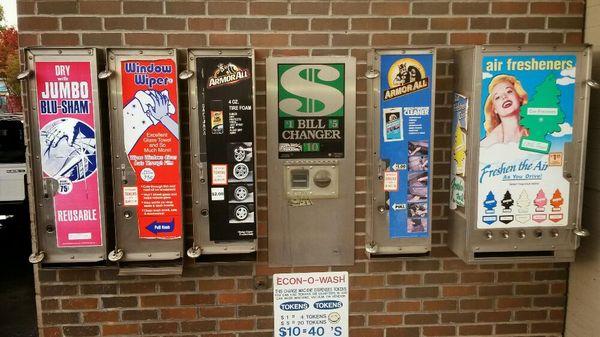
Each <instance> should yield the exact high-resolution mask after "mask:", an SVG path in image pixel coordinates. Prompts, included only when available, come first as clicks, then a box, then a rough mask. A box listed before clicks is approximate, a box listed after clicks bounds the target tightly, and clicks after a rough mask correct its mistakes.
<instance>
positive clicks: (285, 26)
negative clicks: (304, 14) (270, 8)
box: [271, 18, 308, 31]
mask: <svg viewBox="0 0 600 337" xmlns="http://www.w3.org/2000/svg"><path fill="white" fill-rule="evenodd" d="M271 30H273V31H295V30H302V31H305V30H308V19H287V18H286V19H283V18H272V19H271Z"/></svg>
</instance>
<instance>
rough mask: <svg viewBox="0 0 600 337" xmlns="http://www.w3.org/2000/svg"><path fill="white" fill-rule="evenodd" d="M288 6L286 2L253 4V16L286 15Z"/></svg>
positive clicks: (251, 11) (251, 10) (251, 4)
mask: <svg viewBox="0 0 600 337" xmlns="http://www.w3.org/2000/svg"><path fill="white" fill-rule="evenodd" d="M287 12H288V4H287V3H285V2H251V3H250V14H251V15H285V14H287Z"/></svg>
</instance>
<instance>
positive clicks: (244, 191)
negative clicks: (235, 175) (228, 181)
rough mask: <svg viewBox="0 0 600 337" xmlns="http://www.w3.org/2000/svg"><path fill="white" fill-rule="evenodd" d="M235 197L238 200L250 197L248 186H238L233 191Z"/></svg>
mask: <svg viewBox="0 0 600 337" xmlns="http://www.w3.org/2000/svg"><path fill="white" fill-rule="evenodd" d="M233 197H234V198H235V200H237V201H242V200H244V199H246V198H247V197H248V188H247V187H246V186H238V187H236V188H235V190H234V191H233Z"/></svg>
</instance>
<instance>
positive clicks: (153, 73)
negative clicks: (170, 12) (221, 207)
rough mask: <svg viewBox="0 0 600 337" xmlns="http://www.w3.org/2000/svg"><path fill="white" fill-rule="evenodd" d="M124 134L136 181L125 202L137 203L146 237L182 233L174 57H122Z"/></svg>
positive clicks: (173, 236)
mask: <svg viewBox="0 0 600 337" xmlns="http://www.w3.org/2000/svg"><path fill="white" fill-rule="evenodd" d="M121 74H122V88H123V139H124V145H125V151H126V153H127V156H128V159H129V164H130V165H131V167H132V168H133V170H134V171H135V174H136V186H134V187H131V186H128V187H124V188H123V194H124V205H125V206H138V207H137V216H138V230H139V236H140V238H142V239H177V238H180V237H181V233H182V212H181V198H180V195H181V175H180V169H179V168H180V141H179V104H178V101H177V68H176V65H175V61H174V60H171V59H159V60H126V61H122V62H121Z"/></svg>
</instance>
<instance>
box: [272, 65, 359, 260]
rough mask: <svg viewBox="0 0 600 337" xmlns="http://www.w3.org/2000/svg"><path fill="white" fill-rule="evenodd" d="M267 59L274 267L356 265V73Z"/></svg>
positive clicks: (345, 68)
mask: <svg viewBox="0 0 600 337" xmlns="http://www.w3.org/2000/svg"><path fill="white" fill-rule="evenodd" d="M355 64H356V63H355V60H354V59H353V58H348V57H310V58H307V57H302V58H300V57H299V58H277V57H272V58H268V59H267V137H268V139H267V166H268V202H269V209H268V213H269V263H270V264H271V265H279V266H283V265H285V266H302V265H314V266H318V265H351V264H353V263H354V179H355V175H354V152H355V149H354V130H355V127H354V126H355V97H356V89H355V81H356V80H355V77H356V75H355V74H356V69H355V67H356V65H355Z"/></svg>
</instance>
